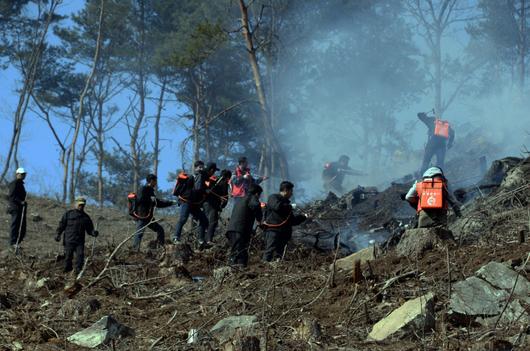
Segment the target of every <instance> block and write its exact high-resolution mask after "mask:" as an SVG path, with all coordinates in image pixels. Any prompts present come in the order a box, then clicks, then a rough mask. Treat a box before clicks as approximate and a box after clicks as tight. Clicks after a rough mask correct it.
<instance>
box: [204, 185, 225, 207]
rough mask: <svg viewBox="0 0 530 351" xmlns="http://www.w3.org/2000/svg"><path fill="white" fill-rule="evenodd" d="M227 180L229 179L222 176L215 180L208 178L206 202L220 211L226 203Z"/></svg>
mask: <svg viewBox="0 0 530 351" xmlns="http://www.w3.org/2000/svg"><path fill="white" fill-rule="evenodd" d="M228 181H229V179H225V178H222V177H221V178H219V179H216V180H213V179H211V178H210V186H209V187H208V194H207V196H206V202H207V203H208V204H209V205H210V206H212V207H213V208H215V209H216V210H217V211H221V210H222V209H223V208H225V207H226V204H227V203H228V191H229V184H228Z"/></svg>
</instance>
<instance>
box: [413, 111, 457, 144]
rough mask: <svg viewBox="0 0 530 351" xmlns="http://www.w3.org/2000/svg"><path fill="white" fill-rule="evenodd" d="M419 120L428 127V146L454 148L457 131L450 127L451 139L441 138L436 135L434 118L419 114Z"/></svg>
mask: <svg viewBox="0 0 530 351" xmlns="http://www.w3.org/2000/svg"><path fill="white" fill-rule="evenodd" d="M418 118H419V120H420V121H422V122H423V123H424V124H425V126H427V134H428V138H429V139H428V141H427V143H428V144H431V145H440V146H441V145H444V146H445V145H446V142H447V147H449V148H450V147H452V146H453V142H454V140H455V131H454V130H453V128H452V127H451V126H449V139H446V138H444V137H441V136H437V135H434V121H435V120H436V119H435V118H434V117H429V116H427V115H426V114H425V113H418Z"/></svg>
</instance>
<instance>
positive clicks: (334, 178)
mask: <svg viewBox="0 0 530 351" xmlns="http://www.w3.org/2000/svg"><path fill="white" fill-rule="evenodd" d="M349 162H350V158H349V157H348V156H346V155H342V156H341V157H339V160H338V161H336V162H329V163H326V164H325V165H324V170H323V171H322V180H323V182H324V190H325V191H328V192H329V191H331V192H333V193H335V194H337V195H342V194H344V189H343V187H342V182H343V181H344V176H346V175H352V176H362V175H365V174H364V173H363V172H359V171H356V170H353V169H352V168H351V167H350V166H348V163H349Z"/></svg>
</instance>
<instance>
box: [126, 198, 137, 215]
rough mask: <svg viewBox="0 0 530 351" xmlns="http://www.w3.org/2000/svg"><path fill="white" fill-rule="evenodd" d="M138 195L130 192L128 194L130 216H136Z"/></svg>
mask: <svg viewBox="0 0 530 351" xmlns="http://www.w3.org/2000/svg"><path fill="white" fill-rule="evenodd" d="M137 200H138V196H137V195H136V193H129V195H127V209H128V211H129V216H131V217H134V218H136V205H137Z"/></svg>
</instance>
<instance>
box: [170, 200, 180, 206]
mask: <svg viewBox="0 0 530 351" xmlns="http://www.w3.org/2000/svg"><path fill="white" fill-rule="evenodd" d="M178 203H179V202H178V201H175V200H171V206H174V205H178Z"/></svg>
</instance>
